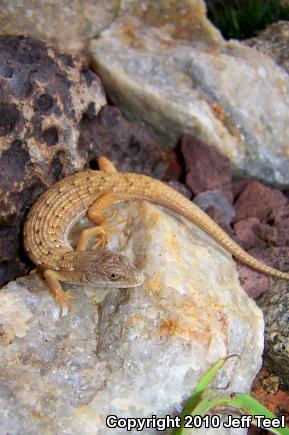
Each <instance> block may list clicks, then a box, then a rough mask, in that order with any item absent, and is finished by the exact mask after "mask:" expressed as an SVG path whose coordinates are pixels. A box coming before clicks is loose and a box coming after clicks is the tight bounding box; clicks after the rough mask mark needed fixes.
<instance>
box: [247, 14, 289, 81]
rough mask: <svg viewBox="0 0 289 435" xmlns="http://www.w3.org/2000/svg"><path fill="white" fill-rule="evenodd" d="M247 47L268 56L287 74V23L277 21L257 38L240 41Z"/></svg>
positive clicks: (288, 25) (288, 70)
mask: <svg viewBox="0 0 289 435" xmlns="http://www.w3.org/2000/svg"><path fill="white" fill-rule="evenodd" d="M242 44H244V45H246V46H247V47H254V48H256V49H257V50H259V51H261V53H264V54H266V55H268V56H270V57H271V58H272V59H273V60H274V61H275V62H276V64H277V65H280V66H281V67H282V68H284V69H285V71H286V72H287V73H289V53H288V44H289V23H288V21H278V23H273V24H271V26H268V27H267V28H266V29H265V30H264V31H263V32H261V33H260V34H259V35H258V36H257V37H255V38H250V39H246V40H243V41H242Z"/></svg>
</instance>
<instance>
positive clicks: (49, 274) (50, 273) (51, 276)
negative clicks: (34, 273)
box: [43, 269, 77, 317]
mask: <svg viewBox="0 0 289 435" xmlns="http://www.w3.org/2000/svg"><path fill="white" fill-rule="evenodd" d="M43 275H44V278H45V281H46V282H47V285H48V287H49V290H50V291H51V293H52V295H53V297H54V299H55V301H56V302H57V303H58V305H59V315H60V317H61V316H62V313H63V306H64V305H66V307H67V309H68V311H71V309H72V305H71V302H70V301H72V300H73V299H77V296H72V295H71V294H70V293H69V291H66V292H65V291H64V290H63V288H62V287H61V285H60V283H59V280H60V279H61V275H60V273H59V272H57V271H56V270H52V269H46V270H44V272H43Z"/></svg>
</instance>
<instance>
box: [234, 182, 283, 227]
mask: <svg viewBox="0 0 289 435" xmlns="http://www.w3.org/2000/svg"><path fill="white" fill-rule="evenodd" d="M286 204H288V199H287V198H286V196H285V195H284V194H283V193H282V192H281V191H280V190H278V189H272V188H270V187H267V186H265V185H264V184H262V183H260V182H259V181H249V182H248V183H246V185H245V187H244V189H243V190H242V192H241V193H240V195H239V197H238V199H237V201H236V202H235V210H236V216H235V218H234V222H238V221H239V220H241V219H246V218H248V217H256V218H258V219H260V220H262V219H266V218H267V217H268V216H269V215H270V214H271V213H272V212H273V210H275V209H277V208H280V207H283V206H285V205H286Z"/></svg>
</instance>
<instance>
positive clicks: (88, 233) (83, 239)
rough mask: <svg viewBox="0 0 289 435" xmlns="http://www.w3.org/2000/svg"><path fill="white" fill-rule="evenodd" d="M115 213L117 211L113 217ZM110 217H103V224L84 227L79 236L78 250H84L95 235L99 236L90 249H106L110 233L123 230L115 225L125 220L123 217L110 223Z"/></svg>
mask: <svg viewBox="0 0 289 435" xmlns="http://www.w3.org/2000/svg"><path fill="white" fill-rule="evenodd" d="M114 215H115V213H113V214H112V215H111V217H112V216H114ZM109 219H110V218H102V221H101V224H99V225H98V226H95V227H91V228H86V229H84V230H83V231H82V232H81V234H80V236H79V240H78V242H77V245H76V251H78V252H80V251H84V250H85V249H86V248H87V245H88V244H89V241H90V240H91V239H92V238H93V237H95V236H97V242H96V243H95V244H94V245H93V246H92V247H91V248H90V249H92V250H96V249H101V250H103V249H105V247H106V245H107V237H108V235H109V234H118V233H120V232H121V230H117V229H115V227H116V226H117V225H120V224H122V223H124V222H125V220H124V219H123V220H117V221H115V222H113V223H110V222H109Z"/></svg>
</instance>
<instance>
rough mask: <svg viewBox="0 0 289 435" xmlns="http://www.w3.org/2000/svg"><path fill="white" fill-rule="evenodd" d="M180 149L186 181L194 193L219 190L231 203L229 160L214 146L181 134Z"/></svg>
mask: <svg viewBox="0 0 289 435" xmlns="http://www.w3.org/2000/svg"><path fill="white" fill-rule="evenodd" d="M181 151H182V153H183V156H184V159H185V164H186V171H187V176H186V183H187V185H188V186H189V187H190V188H191V190H192V192H193V194H194V195H198V194H199V193H201V192H206V191H207V190H219V191H220V192H222V193H223V194H224V195H225V197H226V198H227V199H228V201H229V202H230V203H232V199H233V193H232V174H231V168H230V161H229V159H228V158H227V157H226V156H223V155H222V154H220V153H219V152H218V151H217V150H216V149H215V148H213V147H211V146H209V145H206V144H205V143H203V142H201V141H199V140H197V139H194V138H192V137H190V136H183V137H182V139H181Z"/></svg>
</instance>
